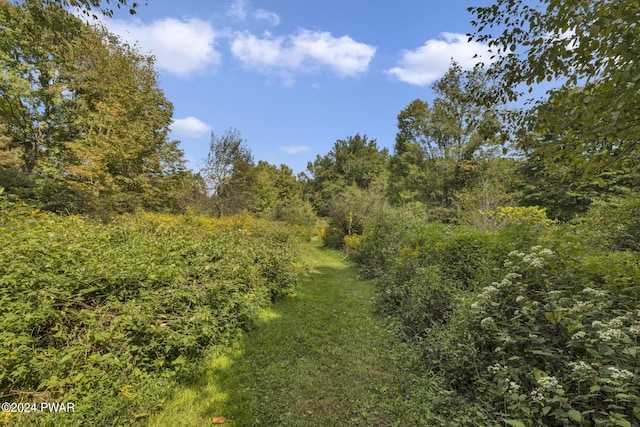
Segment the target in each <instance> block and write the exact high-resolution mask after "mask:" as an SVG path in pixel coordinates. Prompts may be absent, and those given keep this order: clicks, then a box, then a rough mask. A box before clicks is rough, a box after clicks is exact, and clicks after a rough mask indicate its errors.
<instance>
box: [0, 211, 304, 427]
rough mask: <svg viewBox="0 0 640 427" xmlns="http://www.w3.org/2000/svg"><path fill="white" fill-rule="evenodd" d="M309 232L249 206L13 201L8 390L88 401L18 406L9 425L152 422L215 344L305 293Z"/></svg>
mask: <svg viewBox="0 0 640 427" xmlns="http://www.w3.org/2000/svg"><path fill="white" fill-rule="evenodd" d="M296 242H297V237H296V236H295V235H293V233H292V232H290V231H289V230H288V229H287V228H285V227H284V226H282V225H279V224H278V223H270V222H267V221H259V220H254V219H251V218H249V217H247V216H240V217H236V218H222V219H219V220H213V219H206V218H200V217H194V216H185V217H176V216H168V215H164V216H163V215H148V214H144V215H132V216H126V217H121V218H119V219H117V220H116V221H115V222H112V223H111V224H109V225H101V224H97V223H93V222H86V221H83V220H81V219H79V218H77V217H58V216H55V215H52V214H45V213H40V212H38V211H32V210H31V208H28V207H27V206H25V205H20V204H13V203H9V202H7V201H4V200H0V248H1V249H0V312H1V315H0V338H1V341H2V345H1V346H0V366H2V370H0V394H1V395H2V396H3V398H4V400H5V401H16V402H17V401H33V400H39V401H53V402H75V404H76V412H75V413H74V414H72V415H71V414H70V415H69V416H67V417H66V418H64V420H62V418H61V417H60V415H59V414H58V416H57V418H56V416H55V414H51V415H46V414H45V415H44V416H42V417H41V416H34V415H32V416H29V415H24V416H19V415H18V414H12V416H10V417H9V420H8V423H9V425H30V424H31V425H54V424H55V425H60V423H61V422H63V423H65V422H66V423H68V424H69V425H86V424H94V425H125V424H126V425H130V424H134V423H135V422H136V420H138V419H143V418H144V417H145V416H146V415H147V414H149V413H150V412H152V411H154V410H155V409H157V407H158V406H159V405H160V404H161V403H162V397H163V396H166V393H167V392H168V390H170V387H171V385H172V384H173V383H174V382H175V381H177V380H180V379H181V378H186V377H188V376H190V375H192V374H193V372H194V371H195V369H196V368H197V364H198V361H199V359H200V357H201V356H202V354H203V352H204V350H205V349H207V348H211V347H216V346H224V345H228V344H229V343H230V342H231V341H232V340H234V339H235V338H236V337H237V334H238V333H239V332H240V331H242V330H247V329H251V328H253V327H254V326H255V325H256V324H257V323H256V322H257V320H258V315H259V313H260V311H261V310H263V309H264V308H265V307H266V306H267V305H269V304H270V303H271V301H273V300H275V299H278V298H281V297H283V296H284V295H286V294H288V293H289V292H290V291H291V290H292V289H293V287H294V285H295V283H296V281H297V278H298V276H299V274H300V267H299V265H298V264H296V259H297V258H296V251H295V246H296ZM40 415H42V414H40ZM61 420H62V421H61Z"/></svg>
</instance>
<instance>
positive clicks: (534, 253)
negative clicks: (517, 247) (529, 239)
mask: <svg viewBox="0 0 640 427" xmlns="http://www.w3.org/2000/svg"><path fill="white" fill-rule="evenodd" d="M551 255H553V251H552V250H551V249H546V248H543V247H542V246H534V247H532V248H531V253H528V254H525V253H524V252H519V251H511V252H509V254H508V256H509V257H510V258H516V257H517V258H521V259H522V262H523V263H525V264H527V265H528V266H530V267H533V268H542V267H544V264H545V258H547V257H549V256H551ZM511 265H513V262H512V261H509V260H507V261H505V267H510V266H511Z"/></svg>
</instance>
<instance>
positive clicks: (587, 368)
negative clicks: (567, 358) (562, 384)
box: [569, 360, 595, 374]
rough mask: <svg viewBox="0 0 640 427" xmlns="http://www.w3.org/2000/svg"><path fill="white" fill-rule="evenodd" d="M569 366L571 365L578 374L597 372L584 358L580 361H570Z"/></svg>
mask: <svg viewBox="0 0 640 427" xmlns="http://www.w3.org/2000/svg"><path fill="white" fill-rule="evenodd" d="M569 366H570V367H571V369H572V370H573V372H575V373H577V374H593V373H594V372H595V370H594V369H593V368H592V367H591V365H590V364H588V363H587V362H584V361H582V360H580V361H578V362H569Z"/></svg>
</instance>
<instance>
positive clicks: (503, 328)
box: [347, 206, 640, 426]
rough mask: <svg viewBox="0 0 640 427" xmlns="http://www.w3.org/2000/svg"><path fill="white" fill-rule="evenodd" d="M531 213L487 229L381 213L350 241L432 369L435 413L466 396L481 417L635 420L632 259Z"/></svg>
mask: <svg viewBox="0 0 640 427" xmlns="http://www.w3.org/2000/svg"><path fill="white" fill-rule="evenodd" d="M626 209H627V211H632V209H631V207H630V206H627V207H626ZM531 212H532V213H534V214H536V215H535V216H532V217H531V218H532V219H534V220H535V221H534V222H533V223H529V222H527V221H524V222H522V221H515V222H512V223H509V224H504V229H503V230H501V231H500V232H495V233H480V232H474V231H471V230H468V229H466V228H464V227H455V226H448V225H442V224H433V223H426V222H424V221H423V220H421V219H419V218H417V217H415V216H410V215H407V212H399V211H395V212H389V213H385V214H384V215H380V217H378V218H375V219H373V220H371V221H369V222H368V223H367V224H366V226H365V227H364V231H363V234H362V236H359V237H358V238H356V239H349V240H348V247H347V249H348V253H349V255H350V257H351V258H352V259H353V260H355V261H357V262H359V263H361V265H362V266H363V271H364V272H365V273H366V274H367V275H368V276H369V277H373V278H375V282H376V283H377V286H378V297H377V298H378V303H379V306H380V308H381V309H382V310H383V311H385V312H387V313H390V314H392V315H393V316H394V317H396V318H398V319H400V320H401V321H402V324H403V325H404V333H405V334H406V338H407V339H408V340H409V341H410V342H412V343H413V345H414V347H415V348H416V349H419V351H420V352H421V354H422V361H421V363H420V364H419V365H420V366H421V367H428V369H429V371H431V372H433V373H435V374H436V375H438V376H440V377H441V380H442V385H443V390H442V392H441V393H442V399H440V400H439V401H440V402H441V403H439V404H437V405H435V407H434V410H435V411H437V413H438V414H439V416H441V417H443V418H448V419H451V420H458V421H460V422H462V420H463V419H464V417H465V415H464V414H465V411H462V410H456V409H455V408H452V407H449V406H447V405H448V404H447V403H442V402H462V401H465V402H469V405H472V406H474V407H481V408H483V409H482V410H481V411H480V412H482V413H483V414H484V417H485V419H483V420H482V422H481V424H483V425H505V424H506V425H513V426H525V425H526V426H529V425H545V426H546V425H603V426H604V425H612V426H613V425H619V426H630V425H636V424H638V423H640V393H639V392H638V390H640V379H639V378H638V374H639V372H638V366H640V363H639V362H640V359H639V357H640V355H639V354H638V352H639V350H640V311H639V310H638V308H639V307H640V255H639V254H637V253H635V252H632V251H629V250H626V251H617V252H614V251H612V252H604V251H602V245H601V244H600V243H598V244H596V243H594V241H593V240H589V239H592V237H593V234H588V233H586V232H585V231H584V230H585V229H584V228H583V227H584V225H583V224H581V225H579V226H577V227H576V226H571V225H562V226H558V225H552V224H551V223H548V222H545V221H542V222H541V221H538V219H540V218H542V219H544V218H543V217H541V216H539V215H537V214H538V211H531ZM504 213H505V214H509V215H510V214H511V213H510V212H506V211H505V212H504ZM516 213H518V212H516ZM512 216H513V215H510V216H509V218H511V217H512ZM526 218H529V217H526ZM526 218H525V219H526ZM621 223H622V226H617V228H616V229H618V230H627V231H624V233H623V235H630V234H629V233H630V232H629V231H628V230H632V229H633V219H631V218H630V217H627V220H624V221H621ZM618 241H620V240H618ZM614 247H615V248H618V249H622V248H625V249H630V248H629V246H628V245H627V246H621V245H617V246H614ZM421 369H422V368H421Z"/></svg>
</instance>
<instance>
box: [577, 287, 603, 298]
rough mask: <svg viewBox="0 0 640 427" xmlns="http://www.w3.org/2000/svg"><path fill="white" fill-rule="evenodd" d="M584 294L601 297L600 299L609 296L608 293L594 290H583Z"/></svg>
mask: <svg viewBox="0 0 640 427" xmlns="http://www.w3.org/2000/svg"><path fill="white" fill-rule="evenodd" d="M582 293H583V294H587V295H591V296H592V297H600V298H602V297H606V296H607V295H608V294H609V292H607V291H603V290H598V289H593V288H584V289H583V290H582Z"/></svg>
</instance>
